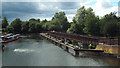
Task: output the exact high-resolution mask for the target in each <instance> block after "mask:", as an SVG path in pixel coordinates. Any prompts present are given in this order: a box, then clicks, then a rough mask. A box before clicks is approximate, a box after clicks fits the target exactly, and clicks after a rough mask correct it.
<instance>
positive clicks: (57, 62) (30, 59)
mask: <svg viewBox="0 0 120 68" xmlns="http://www.w3.org/2000/svg"><path fill="white" fill-rule="evenodd" d="M29 37H30V38H22V39H19V40H16V41H13V42H10V43H7V44H5V46H7V47H6V48H5V51H4V52H3V54H2V65H3V66H117V65H118V60H117V59H116V58H111V57H102V56H95V57H90V56H88V57H74V56H72V55H71V54H70V53H68V52H66V51H65V50H63V49H62V48H60V47H58V46H56V45H54V44H52V43H51V42H49V41H47V40H45V39H43V38H41V37H37V38H36V36H34V35H32V36H29Z"/></svg>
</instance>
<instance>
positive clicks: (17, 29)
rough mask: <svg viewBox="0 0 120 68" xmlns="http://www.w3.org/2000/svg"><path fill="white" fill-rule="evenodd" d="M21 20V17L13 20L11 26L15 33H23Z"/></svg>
mask: <svg viewBox="0 0 120 68" xmlns="http://www.w3.org/2000/svg"><path fill="white" fill-rule="evenodd" d="M21 22H22V21H21V20H20V19H19V18H16V19H15V20H14V21H12V23H11V26H12V27H13V32H14V33H21Z"/></svg>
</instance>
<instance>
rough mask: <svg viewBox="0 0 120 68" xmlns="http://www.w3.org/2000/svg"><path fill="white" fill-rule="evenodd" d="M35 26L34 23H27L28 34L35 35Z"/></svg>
mask: <svg viewBox="0 0 120 68" xmlns="http://www.w3.org/2000/svg"><path fill="white" fill-rule="evenodd" d="M35 25H36V24H35V23H34V22H31V23H29V32H30V33H36V28H35Z"/></svg>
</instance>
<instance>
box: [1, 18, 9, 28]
mask: <svg viewBox="0 0 120 68" xmlns="http://www.w3.org/2000/svg"><path fill="white" fill-rule="evenodd" d="M8 25H9V24H8V20H7V18H6V17H4V19H3V20H2V28H6V27H7V26H8Z"/></svg>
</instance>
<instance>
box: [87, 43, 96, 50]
mask: <svg viewBox="0 0 120 68" xmlns="http://www.w3.org/2000/svg"><path fill="white" fill-rule="evenodd" d="M88 47H89V48H90V49H95V48H96V47H95V46H94V45H92V44H89V45H88Z"/></svg>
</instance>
